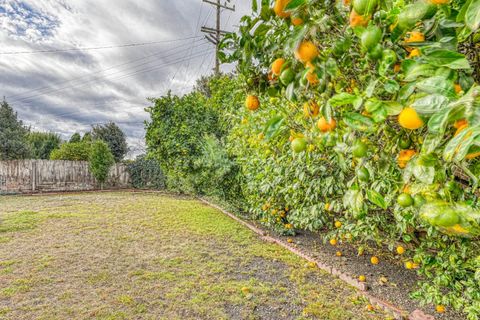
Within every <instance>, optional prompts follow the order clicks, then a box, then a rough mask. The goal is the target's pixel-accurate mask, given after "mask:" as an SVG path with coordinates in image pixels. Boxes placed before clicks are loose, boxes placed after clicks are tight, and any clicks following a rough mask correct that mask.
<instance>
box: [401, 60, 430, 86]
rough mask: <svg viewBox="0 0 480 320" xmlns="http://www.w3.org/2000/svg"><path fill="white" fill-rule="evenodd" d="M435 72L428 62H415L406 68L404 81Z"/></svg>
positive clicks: (427, 75) (428, 75)
mask: <svg viewBox="0 0 480 320" xmlns="http://www.w3.org/2000/svg"><path fill="white" fill-rule="evenodd" d="M434 74H435V67H434V66H431V65H429V64H418V63H417V64H415V65H413V66H411V67H410V68H408V70H407V72H406V73H405V79H404V81H406V82H411V81H415V80H417V78H419V77H430V76H433V75H434Z"/></svg>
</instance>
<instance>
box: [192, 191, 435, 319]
mask: <svg viewBox="0 0 480 320" xmlns="http://www.w3.org/2000/svg"><path fill="white" fill-rule="evenodd" d="M198 199H199V200H200V201H202V202H203V203H205V204H206V205H208V206H210V207H213V208H215V209H217V210H219V211H221V212H222V213H224V214H225V215H227V216H229V217H230V218H231V219H233V220H235V221H237V222H238V223H240V224H242V225H244V226H245V227H247V228H248V229H250V230H252V231H253V232H255V233H256V234H258V235H259V236H260V237H261V239H262V240H264V241H267V242H269V243H275V244H278V245H280V246H282V247H284V248H285V249H287V250H289V251H290V252H292V253H294V254H296V255H297V256H299V257H301V258H303V259H305V260H307V261H309V262H313V263H315V264H316V265H317V266H318V268H319V269H322V270H323V271H325V272H328V273H330V274H331V275H333V276H336V277H338V278H339V279H340V280H343V281H344V282H346V283H347V284H349V285H351V286H352V287H355V288H356V289H357V290H359V291H360V293H361V294H362V295H363V296H364V297H365V298H367V299H368V301H370V303H371V304H372V305H373V306H376V307H377V308H380V309H382V310H384V311H385V312H387V313H389V314H391V315H393V317H394V318H395V319H398V320H402V319H404V320H435V317H433V316H431V315H428V314H425V313H423V311H421V310H415V311H413V312H412V313H411V314H408V312H406V311H405V310H402V309H400V308H398V307H396V306H394V305H393V304H391V303H390V302H387V301H383V300H382V299H379V298H377V297H374V296H372V295H371V294H370V293H368V292H367V290H368V285H367V284H366V283H363V282H360V281H358V280H357V279H354V278H352V277H351V276H349V275H348V274H345V273H342V272H340V271H339V270H337V269H335V268H334V267H331V266H329V265H327V264H324V263H323V262H321V261H319V260H317V259H315V258H314V257H312V256H311V255H309V254H308V253H307V252H304V251H303V250H300V249H299V248H297V247H295V246H293V245H291V244H289V243H287V242H285V241H282V240H280V239H277V238H274V237H272V236H270V235H267V233H266V232H265V231H263V230H261V229H259V228H257V227H256V226H254V225H253V224H251V223H248V222H246V221H244V220H242V219H240V218H239V217H237V216H236V215H234V214H232V213H230V212H228V211H226V210H224V209H223V208H221V207H219V206H217V205H215V204H213V203H210V202H209V201H208V200H205V199H203V198H198Z"/></svg>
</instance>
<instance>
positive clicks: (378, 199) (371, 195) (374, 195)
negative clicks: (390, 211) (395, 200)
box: [367, 190, 388, 209]
mask: <svg viewBox="0 0 480 320" xmlns="http://www.w3.org/2000/svg"><path fill="white" fill-rule="evenodd" d="M367 199H368V200H369V201H370V202H372V203H373V204H376V205H377V206H379V207H380V208H382V209H387V208H388V205H387V203H386V202H385V198H384V197H383V196H382V195H381V194H380V193H378V192H377V191H375V190H367Z"/></svg>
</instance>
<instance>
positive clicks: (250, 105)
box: [245, 96, 260, 111]
mask: <svg viewBox="0 0 480 320" xmlns="http://www.w3.org/2000/svg"><path fill="white" fill-rule="evenodd" d="M245 106H246V107H247V109H248V110H250V111H255V110H257V109H258V108H259V107H260V100H258V97H257V96H248V97H247V100H245Z"/></svg>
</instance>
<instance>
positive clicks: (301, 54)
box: [295, 41, 318, 63]
mask: <svg viewBox="0 0 480 320" xmlns="http://www.w3.org/2000/svg"><path fill="white" fill-rule="evenodd" d="M317 56H318V49H317V46H315V45H314V44H313V42H311V41H303V42H302V43H300V45H299V46H298V48H297V49H296V50H295V58H297V60H299V61H301V62H302V63H307V62H311V61H312V60H313V59H315V58H316V57H317Z"/></svg>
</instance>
